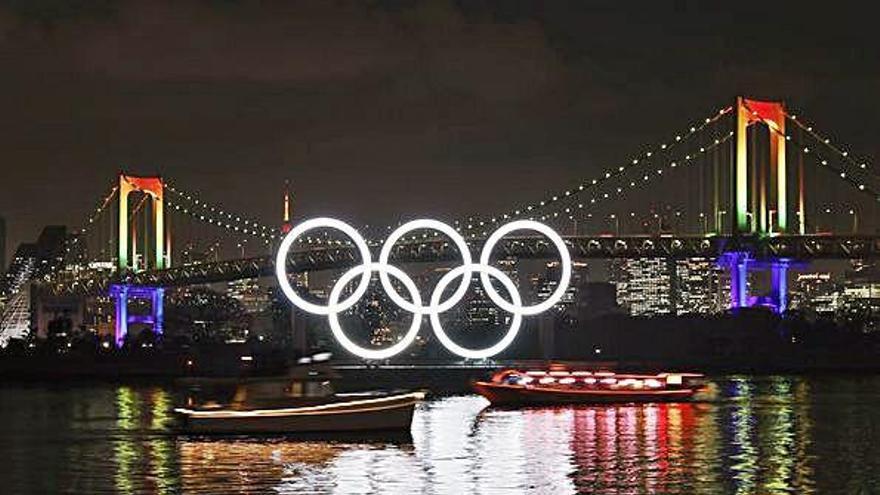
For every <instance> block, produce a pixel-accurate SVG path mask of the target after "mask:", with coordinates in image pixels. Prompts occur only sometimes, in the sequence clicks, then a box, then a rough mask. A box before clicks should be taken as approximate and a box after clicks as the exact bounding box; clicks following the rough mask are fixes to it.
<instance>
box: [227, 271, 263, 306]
mask: <svg viewBox="0 0 880 495" xmlns="http://www.w3.org/2000/svg"><path fill="white" fill-rule="evenodd" d="M226 295H228V296H229V297H231V298H233V299H235V300H236V301H238V302H239V303H240V304H241V306H242V307H243V308H244V310H245V312H246V313H248V314H259V313H265V312H266V311H268V309H269V303H270V301H269V293H268V292H267V291H266V290H265V289H264V288H263V287H261V286H260V281H259V279H257V278H245V279H241V280H233V281H231V282H227V286H226Z"/></svg>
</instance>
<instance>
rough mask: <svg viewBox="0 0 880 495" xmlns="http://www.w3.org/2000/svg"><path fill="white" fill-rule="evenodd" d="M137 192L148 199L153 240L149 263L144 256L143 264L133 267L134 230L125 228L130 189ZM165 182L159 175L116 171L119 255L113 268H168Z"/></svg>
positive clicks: (134, 261) (135, 258) (135, 245)
mask: <svg viewBox="0 0 880 495" xmlns="http://www.w3.org/2000/svg"><path fill="white" fill-rule="evenodd" d="M135 191H139V192H142V193H144V194H145V195H147V197H149V198H150V199H151V200H152V215H151V216H152V222H151V224H152V227H153V228H152V230H153V239H154V249H153V255H154V256H153V262H152V263H150V261H149V260H148V258H147V257H146V256H144V261H143V266H142V267H138V266H137V257H136V249H137V242H136V240H137V238H136V237H135V236H136V235H137V232H136V230H135V229H129V221H130V219H129V211H128V199H129V195H130V194H131V193H132V192H135ZM164 192H165V183H164V182H163V181H162V178H161V177H136V176H133V175H126V174H119V210H118V211H119V239H118V245H119V255H118V259H117V267H118V269H119V270H120V271H136V270H138V268H141V269H148V268H152V269H157V270H161V269H163V268H170V267H171V249H170V247H171V246H170V245H167V246H166V244H165V208H164V201H165V198H164ZM145 254H146V253H145Z"/></svg>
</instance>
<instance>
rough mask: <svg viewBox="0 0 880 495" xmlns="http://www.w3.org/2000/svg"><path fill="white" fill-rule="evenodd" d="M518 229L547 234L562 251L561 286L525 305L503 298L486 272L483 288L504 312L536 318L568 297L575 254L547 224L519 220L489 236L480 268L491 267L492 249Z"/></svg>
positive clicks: (560, 253) (483, 276)
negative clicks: (571, 253) (535, 301)
mask: <svg viewBox="0 0 880 495" xmlns="http://www.w3.org/2000/svg"><path fill="white" fill-rule="evenodd" d="M515 230H534V231H536V232H538V233H540V234H544V235H545V236H546V237H547V238H548V239H550V241H551V242H552V243H553V244H554V245H555V246H556V249H557V250H558V251H559V264H560V266H561V267H562V273H561V275H560V277H559V284H558V285H557V287H556V290H555V291H553V294H551V295H550V297H548V298H547V299H546V300H545V301H543V302H541V303H539V304H534V305H532V306H523V305H521V304H520V303H519V302H517V301H516V300H514V302H513V304H511V303H509V302H507V301H506V300H505V299H504V298H503V297H501V296H500V295H499V294H498V291H496V290H495V288H494V287H492V284H491V282H490V281H489V276H488V275H487V274H486V273H485V272H481V273H480V280H481V281H482V283H483V288H485V289H486V294H488V295H489V299H491V300H492V302H494V303H495V304H497V305H498V306H499V307H500V308H501V309H503V310H504V311H507V312H508V313H513V314H515V315H525V316H530V315H536V314H538V313H542V312H544V311H547V310H548V309H550V308H552V307H553V306H554V305H555V304H556V303H558V302H559V301H561V300H562V296H564V295H565V291H566V290H568V284H569V282H570V281H571V255H570V254H569V253H568V247H567V246H566V245H565V241H563V240H562V237H560V236H559V234H557V233H556V231H555V230H553V229H551V228H550V227H548V226H546V225H544V224H543V223H540V222H535V221H534V220H516V221H513V222H510V223H508V224H505V225H502V226H501V227H499V228H498V230H496V231H495V232H493V233H492V235H491V236H489V239H487V240H486V244H484V245H483V252H482V253H480V266H490V265H489V258H490V257H491V256H492V249H494V248H495V244H497V243H498V241H500V240H501V238H502V237H504V236H505V235H507V234H509V233H511V232H513V231H515ZM432 299H433V298H432Z"/></svg>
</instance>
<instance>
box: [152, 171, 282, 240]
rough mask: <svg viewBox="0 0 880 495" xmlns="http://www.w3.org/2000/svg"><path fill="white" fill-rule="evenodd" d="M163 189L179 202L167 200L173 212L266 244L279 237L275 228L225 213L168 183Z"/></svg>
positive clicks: (221, 209) (220, 208) (218, 207)
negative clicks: (256, 238)
mask: <svg viewBox="0 0 880 495" xmlns="http://www.w3.org/2000/svg"><path fill="white" fill-rule="evenodd" d="M165 188H166V189H167V190H168V191H169V192H171V193H172V194H174V195H176V196H177V197H178V198H179V201H171V200H167V203H168V206H169V207H170V208H173V209H174V210H175V211H179V212H181V213H184V214H186V215H189V216H191V217H193V218H195V219H197V220H200V221H203V222H205V223H207V224H209V225H216V226H218V227H221V228H224V229H226V230H228V231H230V232H236V233H241V234H244V235H249V236H253V237H258V238H262V239H264V240H265V241H266V243H267V244H268V243H270V242H271V241H272V240H273V239H277V238H278V237H279V233H278V229H277V228H274V227H268V226H266V225H262V224H260V223H259V222H257V221H256V220H251V219H248V218H242V216H241V215H237V214H233V213H230V212H228V211H225V210H224V209H223V207H220V206H217V205H212V204H209V203H207V202H206V201H203V200H201V199H199V198H198V196H195V195H193V194H191V193H186V192H183V191H180V190H178V189H177V188H175V187H174V185H172V184H170V183H168V182H166V183H165ZM187 203H188V204H187Z"/></svg>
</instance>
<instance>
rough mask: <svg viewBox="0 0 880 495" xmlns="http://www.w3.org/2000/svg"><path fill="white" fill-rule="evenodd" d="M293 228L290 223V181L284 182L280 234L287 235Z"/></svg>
mask: <svg viewBox="0 0 880 495" xmlns="http://www.w3.org/2000/svg"><path fill="white" fill-rule="evenodd" d="M292 228H293V224H292V223H291V222H290V181H289V180H286V181H284V221H283V222H282V223H281V232H283V233H285V234H286V233H288V232H290V229H292Z"/></svg>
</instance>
